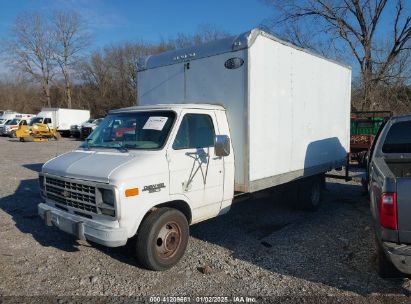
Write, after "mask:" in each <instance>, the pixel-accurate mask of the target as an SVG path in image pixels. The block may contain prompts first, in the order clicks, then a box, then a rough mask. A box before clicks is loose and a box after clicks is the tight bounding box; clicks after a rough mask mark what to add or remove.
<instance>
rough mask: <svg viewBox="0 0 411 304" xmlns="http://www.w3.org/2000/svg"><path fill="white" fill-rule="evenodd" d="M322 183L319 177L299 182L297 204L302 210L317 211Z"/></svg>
mask: <svg viewBox="0 0 411 304" xmlns="http://www.w3.org/2000/svg"><path fill="white" fill-rule="evenodd" d="M322 188H323V182H322V179H321V177H320V176H314V177H310V178H307V179H306V180H303V181H301V185H300V187H299V188H298V203H299V204H300V206H301V207H302V209H303V210H306V211H317V210H318V208H319V207H320V204H321V192H322Z"/></svg>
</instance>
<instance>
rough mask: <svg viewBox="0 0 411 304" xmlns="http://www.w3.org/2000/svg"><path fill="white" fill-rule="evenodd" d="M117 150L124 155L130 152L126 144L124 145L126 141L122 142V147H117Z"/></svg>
mask: <svg viewBox="0 0 411 304" xmlns="http://www.w3.org/2000/svg"><path fill="white" fill-rule="evenodd" d="M116 149H117V150H118V151H120V152H122V153H126V152H128V149H127V147H126V144H125V143H124V141H121V144H120V147H116Z"/></svg>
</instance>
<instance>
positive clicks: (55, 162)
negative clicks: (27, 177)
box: [42, 150, 144, 183]
mask: <svg viewBox="0 0 411 304" xmlns="http://www.w3.org/2000/svg"><path fill="white" fill-rule="evenodd" d="M136 158H144V157H143V156H139V155H135V154H132V153H122V152H117V151H116V152H114V151H109V152H107V151H82V150H76V151H72V152H68V153H65V154H63V155H60V156H58V157H56V158H53V159H51V160H49V161H48V162H47V163H45V164H44V165H43V168H42V172H43V173H45V174H52V175H57V176H62V177H68V178H76V179H83V180H91V181H96V182H102V183H108V182H109V180H110V175H111V174H112V173H113V172H114V171H115V170H116V169H118V168H119V167H121V166H123V165H125V164H127V163H129V162H131V161H132V160H136ZM141 160H142V159H141Z"/></svg>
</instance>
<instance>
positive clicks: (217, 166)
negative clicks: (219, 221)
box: [167, 113, 224, 221]
mask: <svg viewBox="0 0 411 304" xmlns="http://www.w3.org/2000/svg"><path fill="white" fill-rule="evenodd" d="M215 126H217V124H216V123H215V116H214V114H213V115H212V116H211V115H208V114H202V113H201V114H200V113H198V114H194V113H188V114H185V115H184V117H183V118H182V120H181V123H180V126H179V128H178V131H177V135H176V137H175V139H174V142H173V145H172V147H171V149H169V151H168V153H167V156H168V160H169V170H170V194H171V195H172V194H183V195H185V196H186V197H187V198H188V200H189V202H190V204H191V208H192V209H193V221H200V220H202V219H206V218H209V217H212V216H216V215H217V214H218V213H219V211H220V208H221V202H222V199H223V188H224V187H223V184H224V180H223V177H224V162H223V158H222V157H217V156H216V155H215V152H214V138H215V134H216V132H215V130H216V128H215Z"/></svg>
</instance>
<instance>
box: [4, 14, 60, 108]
mask: <svg viewBox="0 0 411 304" xmlns="http://www.w3.org/2000/svg"><path fill="white" fill-rule="evenodd" d="M53 41H54V40H53V39H52V34H51V31H50V29H49V28H48V27H47V25H46V24H45V22H44V20H43V18H42V16H41V15H39V14H37V13H24V14H22V15H20V16H18V17H17V19H16V21H15V23H14V25H13V26H12V30H11V39H10V40H9V41H7V51H8V52H7V53H8V54H9V59H10V61H11V63H12V65H13V66H14V68H15V69H17V70H19V71H21V72H23V73H24V74H27V75H29V76H30V77H31V78H32V79H33V80H35V81H37V82H39V83H40V84H41V87H42V90H43V93H44V96H45V99H46V104H47V105H48V106H49V107H50V106H51V97H50V85H51V81H52V79H53V77H54V72H55V71H54V63H53V50H54V45H53Z"/></svg>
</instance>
